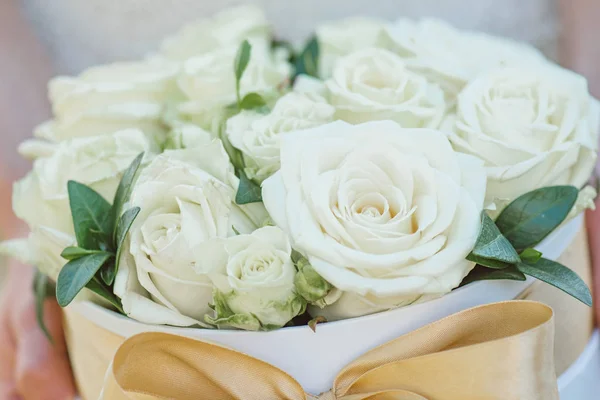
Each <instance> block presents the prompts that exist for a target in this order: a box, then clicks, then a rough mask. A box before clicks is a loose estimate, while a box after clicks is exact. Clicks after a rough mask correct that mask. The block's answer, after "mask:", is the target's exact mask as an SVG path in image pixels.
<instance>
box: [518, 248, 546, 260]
mask: <svg viewBox="0 0 600 400" xmlns="http://www.w3.org/2000/svg"><path fill="white" fill-rule="evenodd" d="M520 256H521V260H523V261H524V262H526V263H530V264H535V263H536V262H538V260H539V259H540V258H542V253H541V252H539V251H537V250H536V249H532V248H531V247H528V248H526V249H525V250H523V251H522V252H521V254H520Z"/></svg>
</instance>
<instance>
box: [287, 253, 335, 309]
mask: <svg viewBox="0 0 600 400" xmlns="http://www.w3.org/2000/svg"><path fill="white" fill-rule="evenodd" d="M293 254H294V256H293V257H292V260H293V259H294V258H296V259H297V261H294V262H295V263H296V268H297V269H298V272H296V275H295V276H294V286H295V288H296V293H298V294H299V295H300V296H301V297H302V298H303V299H304V300H306V301H307V302H309V303H311V304H312V303H316V302H318V301H319V300H321V299H323V298H324V297H325V296H327V294H328V293H329V292H330V291H331V289H333V286H331V284H330V283H329V282H327V281H326V280H325V279H323V277H321V275H319V274H318V273H317V271H315V269H314V268H313V267H312V265H310V263H309V262H308V260H307V259H306V258H304V257H302V256H300V257H299V258H298V254H299V253H297V252H294V253H293Z"/></svg>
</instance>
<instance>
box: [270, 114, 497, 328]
mask: <svg viewBox="0 0 600 400" xmlns="http://www.w3.org/2000/svg"><path fill="white" fill-rule="evenodd" d="M484 193H485V170H484V168H483V163H482V162H481V161H480V160H478V159H477V158H475V157H472V156H468V155H464V154H459V153H456V152H454V150H453V149H452V147H451V146H450V143H449V142H448V140H447V139H446V137H445V136H444V134H443V133H441V132H439V131H436V130H430V129H403V128H401V127H400V126H399V125H398V124H396V123H394V122H392V121H376V122H369V123H365V124H361V125H349V124H347V123H345V122H341V121H337V122H333V123H331V124H328V125H323V126H320V127H317V128H313V129H310V130H306V131H303V132H298V133H291V134H288V135H285V136H283V137H282V143H281V169H280V171H279V172H277V173H276V174H275V175H273V176H272V177H270V178H269V179H267V180H266V181H265V182H264V183H263V200H264V203H265V206H266V208H267V210H268V211H269V213H270V215H271V218H272V219H273V220H274V221H275V223H276V225H277V226H279V227H281V228H282V229H283V230H284V231H286V232H287V233H288V234H289V235H290V237H291V240H292V246H293V247H294V249H296V250H298V251H299V252H301V253H302V254H303V255H304V256H305V257H307V258H308V260H309V262H310V264H311V265H312V267H313V268H314V269H315V271H317V272H318V273H319V274H320V275H321V276H322V277H323V278H324V279H326V280H327V281H328V282H329V283H331V284H332V285H333V286H335V287H336V288H338V289H340V290H342V291H344V294H343V295H342V298H341V299H339V300H338V301H337V302H336V303H334V304H333V305H332V306H328V307H326V308H325V309H324V310H320V311H319V314H320V315H325V316H326V317H327V318H328V319H340V318H347V317H351V316H357V315H364V314H367V313H371V312H376V311H380V310H382V309H389V308H393V307H397V306H401V305H405V304H409V303H411V302H414V301H416V300H419V299H421V300H422V298H427V297H431V296H439V295H442V294H445V293H448V292H449V291H451V290H452V289H454V288H455V287H457V286H458V285H459V284H460V282H461V281H462V279H463V278H464V277H465V276H466V275H467V274H468V272H469V271H470V270H471V269H472V268H473V266H474V264H473V263H471V262H469V261H467V260H466V259H465V257H466V256H467V255H468V254H469V252H470V251H471V250H472V249H473V246H474V244H475V241H476V239H477V236H478V233H479V229H480V225H481V223H480V213H481V211H482V209H483V198H484ZM358 302H362V303H363V304H366V303H371V305H370V306H369V307H365V306H364V305H363V306H360V307H359V304H358Z"/></svg>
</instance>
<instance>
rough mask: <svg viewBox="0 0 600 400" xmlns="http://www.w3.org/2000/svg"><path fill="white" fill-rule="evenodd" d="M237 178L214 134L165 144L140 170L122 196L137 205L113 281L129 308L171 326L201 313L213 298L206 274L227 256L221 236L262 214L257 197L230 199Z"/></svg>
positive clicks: (247, 228)
mask: <svg viewBox="0 0 600 400" xmlns="http://www.w3.org/2000/svg"><path fill="white" fill-rule="evenodd" d="M237 186H238V179H237V178H236V176H235V175H234V173H233V167H232V166H231V164H230V163H229V158H228V157H227V154H226V153H225V150H224V149H223V145H222V144H221V142H220V141H219V140H213V141H207V142H206V143H205V144H204V145H203V146H200V145H197V146H195V147H194V148H190V149H186V150H172V151H166V152H165V153H163V154H161V155H160V156H158V157H156V158H155V159H154V161H153V162H151V163H150V165H149V166H148V167H146V168H145V169H144V170H143V171H142V173H141V174H140V177H139V179H138V181H137V183H136V184H135V186H134V188H133V191H132V193H131V199H130V202H129V206H130V207H134V206H138V207H140V208H141V211H140V214H139V215H138V216H137V218H136V219H135V221H134V223H133V225H132V227H131V229H130V231H129V236H128V238H127V240H126V242H125V246H126V248H124V251H123V252H122V257H121V260H120V265H119V271H118V273H117V277H116V278H115V286H114V292H115V294H116V295H117V296H119V297H120V298H121V300H122V303H123V309H124V310H125V312H126V313H127V315H128V316H130V317H131V318H133V319H136V320H138V321H141V322H146V323H154V324H167V325H176V326H189V325H194V324H198V323H200V321H201V320H203V319H204V315H205V314H206V313H208V312H209V311H210V308H209V303H211V302H212V283H211V281H210V279H209V278H208V274H210V273H212V272H214V271H218V270H219V267H220V266H222V265H225V263H226V262H227V258H226V256H224V255H223V252H222V251H221V250H220V249H221V248H222V242H223V241H224V240H225V239H226V238H227V237H228V236H233V235H234V234H235V233H234V232H235V231H238V232H242V233H250V232H252V231H253V230H255V229H256V228H257V227H259V226H260V225H261V224H262V223H263V221H264V220H265V219H266V217H267V215H266V212H265V210H264V207H263V206H262V204H259V203H257V204H249V205H246V206H238V205H237V204H235V202H234V198H235V193H236V190H237Z"/></svg>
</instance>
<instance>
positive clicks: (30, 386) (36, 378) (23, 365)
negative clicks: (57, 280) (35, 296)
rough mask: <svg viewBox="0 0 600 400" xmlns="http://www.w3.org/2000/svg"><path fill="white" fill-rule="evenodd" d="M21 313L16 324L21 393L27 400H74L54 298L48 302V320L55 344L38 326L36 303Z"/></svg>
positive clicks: (60, 324) (60, 323)
mask: <svg viewBox="0 0 600 400" xmlns="http://www.w3.org/2000/svg"><path fill="white" fill-rule="evenodd" d="M19 314H20V315H18V316H16V317H15V318H16V321H15V323H14V329H15V338H16V341H17V352H16V366H15V377H16V386H17V390H18V393H19V394H20V395H21V396H22V397H23V398H24V399H25V400H63V399H72V398H74V395H75V386H74V383H73V378H72V374H71V368H70V366H69V360H68V356H67V352H66V346H65V342H64V333H63V330H62V314H61V310H60V307H59V306H58V304H57V303H56V301H55V300H53V299H48V300H46V301H45V303H44V320H45V323H46V327H47V328H48V331H49V332H50V335H51V336H52V339H53V343H51V342H50V341H49V340H48V338H46V336H45V335H44V333H43V332H42V330H41V329H40V328H39V327H38V325H37V321H36V317H35V307H34V305H33V300H32V301H31V302H30V304H29V305H27V306H26V307H24V308H23V309H22V310H21V312H20V313H19Z"/></svg>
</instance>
